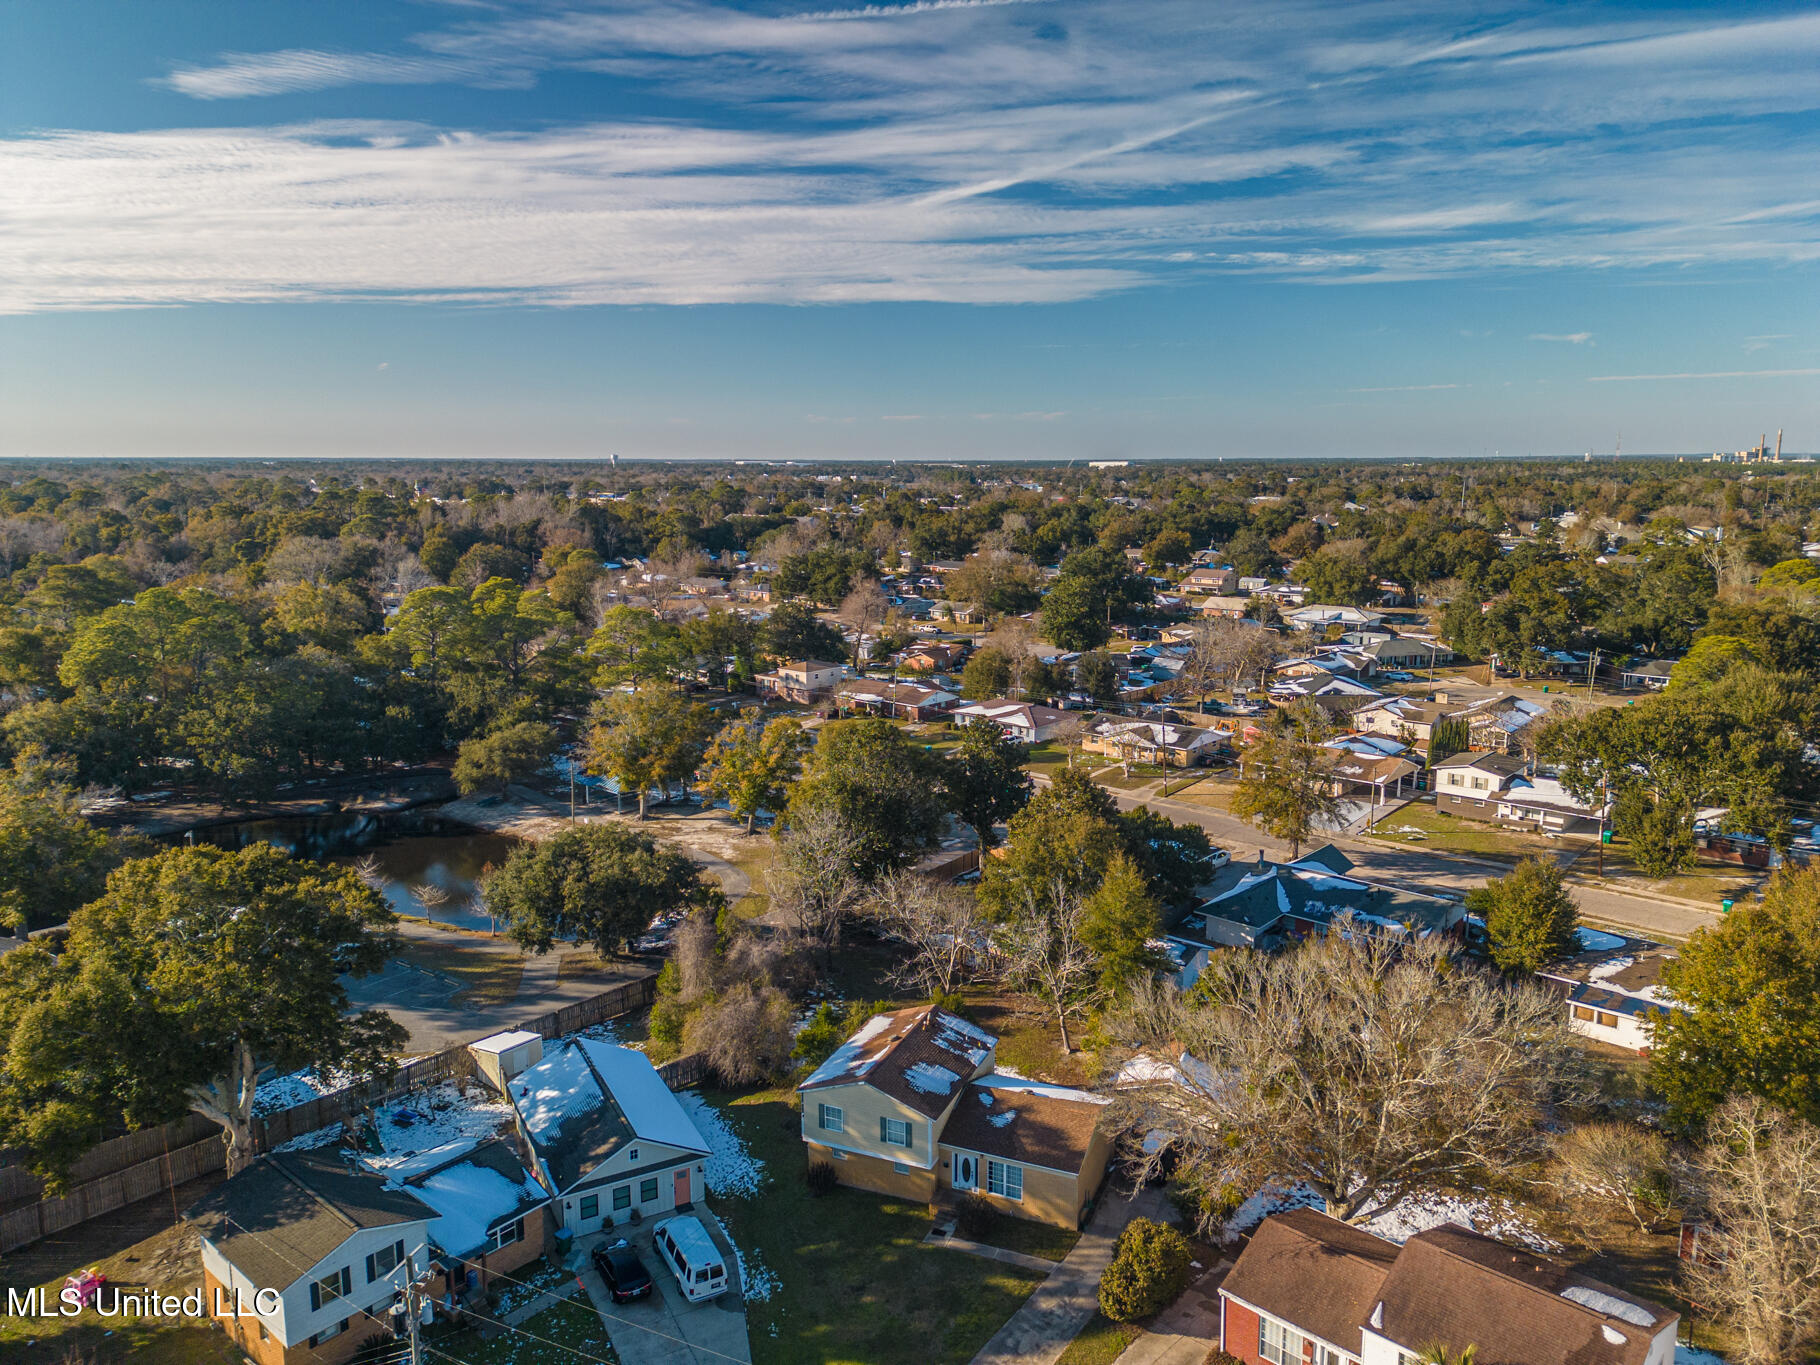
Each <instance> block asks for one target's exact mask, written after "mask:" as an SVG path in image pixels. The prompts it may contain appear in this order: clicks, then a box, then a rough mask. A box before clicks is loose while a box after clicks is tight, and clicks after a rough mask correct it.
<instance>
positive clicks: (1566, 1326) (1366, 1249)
mask: <svg viewBox="0 0 1820 1365" xmlns="http://www.w3.org/2000/svg"><path fill="white" fill-rule="evenodd" d="M1220 1292H1221V1293H1222V1294H1224V1295H1229V1296H1231V1297H1233V1298H1236V1299H1239V1300H1241V1301H1243V1302H1244V1303H1247V1304H1249V1305H1251V1306H1252V1307H1253V1308H1257V1309H1261V1310H1263V1311H1264V1312H1266V1313H1268V1314H1269V1315H1270V1316H1271V1317H1273V1318H1278V1319H1280V1320H1282V1321H1284V1322H1287V1323H1289V1324H1291V1325H1292V1326H1295V1327H1298V1328H1300V1329H1302V1330H1303V1331H1305V1332H1308V1333H1312V1334H1313V1335H1315V1336H1318V1337H1320V1338H1322V1339H1323V1340H1325V1341H1327V1342H1329V1343H1331V1344H1332V1345H1334V1346H1338V1347H1340V1348H1341V1349H1343V1350H1345V1351H1346V1352H1347V1353H1348V1354H1357V1353H1358V1350H1359V1348H1360V1346H1361V1345H1362V1335H1363V1333H1364V1332H1365V1331H1367V1330H1369V1331H1371V1332H1374V1333H1376V1334H1378V1335H1379V1336H1383V1337H1385V1338H1388V1339H1389V1340H1390V1341H1392V1342H1394V1343H1395V1344H1396V1345H1398V1346H1401V1347H1403V1348H1404V1349H1406V1350H1418V1349H1420V1348H1421V1347H1423V1346H1426V1345H1428V1344H1429V1343H1431V1342H1432V1343H1436V1344H1439V1345H1443V1346H1448V1347H1451V1348H1452V1349H1454V1350H1461V1349H1463V1348H1464V1347H1465V1346H1467V1345H1468V1344H1469V1343H1470V1344H1473V1345H1476V1346H1477V1348H1478V1353H1479V1359H1480V1360H1482V1361H1484V1362H1485V1365H1643V1363H1644V1361H1645V1359H1646V1357H1647V1356H1648V1354H1649V1344H1650V1341H1651V1339H1652V1338H1653V1337H1654V1336H1655V1335H1656V1334H1657V1333H1659V1332H1661V1331H1662V1330H1663V1329H1665V1328H1667V1327H1669V1326H1670V1325H1671V1324H1672V1323H1673V1322H1674V1320H1675V1317H1676V1315H1675V1314H1674V1313H1672V1312H1670V1311H1669V1310H1667V1309H1665V1308H1662V1307H1661V1306H1660V1305H1657V1304H1653V1303H1649V1302H1647V1301H1645V1300H1642V1299H1638V1298H1636V1297H1634V1296H1632V1295H1630V1294H1626V1293H1624V1292H1623V1291H1621V1290H1618V1289H1614V1288H1612V1287H1611V1286H1610V1285H1607V1284H1603V1283H1601V1282H1600V1281H1598V1280H1595V1279H1592V1278H1591V1277H1589V1276H1586V1275H1582V1274H1581V1273H1580V1272H1579V1271H1577V1270H1573V1269H1570V1268H1568V1267H1565V1266H1561V1265H1557V1264H1555V1263H1554V1262H1552V1261H1548V1260H1544V1259H1543V1258H1542V1257H1539V1256H1534V1255H1531V1254H1530V1253H1528V1252H1525V1251H1519V1250H1517V1249H1515V1248H1513V1247H1507V1246H1505V1245H1503V1244H1502V1243H1500V1242H1495V1241H1493V1240H1492V1239H1491V1238H1489V1237H1482V1236H1480V1235H1479V1234H1478V1233H1476V1232H1473V1231H1471V1230H1469V1229H1467V1228H1463V1227H1459V1226H1457V1225H1455V1224H1446V1225H1443V1226H1442V1227H1438V1228H1431V1229H1429V1230H1428V1231H1427V1232H1423V1233H1418V1234H1417V1235H1416V1236H1414V1237H1412V1238H1410V1239H1409V1241H1408V1242H1407V1243H1405V1244H1404V1245H1403V1246H1401V1247H1398V1246H1397V1245H1396V1244H1395V1243H1394V1242H1389V1241H1386V1240H1384V1239H1383V1238H1381V1237H1376V1236H1374V1235H1373V1234H1371V1233H1369V1232H1366V1231H1365V1230H1364V1229H1362V1228H1356V1227H1352V1226H1350V1225H1348V1224H1346V1223H1342V1222H1340V1221H1339V1220H1338V1219H1334V1218H1329V1217H1328V1216H1327V1215H1326V1214H1324V1213H1318V1212H1316V1211H1315V1210H1313V1209H1295V1210H1293V1211H1291V1212H1288V1213H1281V1214H1276V1215H1274V1216H1272V1217H1270V1218H1267V1219H1265V1220H1264V1222H1263V1224H1262V1225H1261V1226H1260V1227H1259V1228H1258V1230H1257V1232H1256V1234H1255V1235H1254V1236H1253V1237H1252V1239H1251V1244H1250V1245H1249V1246H1248V1247H1246V1249H1245V1252H1244V1254H1243V1255H1241V1256H1240V1257H1239V1260H1238V1264H1237V1265H1235V1266H1234V1267H1233V1268H1232V1270H1231V1272H1230V1273H1229V1274H1228V1275H1227V1277H1226V1280H1225V1283H1224V1284H1223V1285H1222V1286H1221V1288H1220Z"/></svg>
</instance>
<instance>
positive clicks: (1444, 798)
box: [1430, 752, 1610, 834]
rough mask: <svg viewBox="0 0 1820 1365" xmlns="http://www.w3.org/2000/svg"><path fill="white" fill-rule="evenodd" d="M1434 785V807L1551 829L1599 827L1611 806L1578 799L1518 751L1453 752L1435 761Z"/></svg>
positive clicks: (1491, 820)
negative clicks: (1533, 769) (1532, 767)
mask: <svg viewBox="0 0 1820 1365" xmlns="http://www.w3.org/2000/svg"><path fill="white" fill-rule="evenodd" d="M1430 785H1432V786H1433V788H1434V793H1435V809H1436V810H1439V811H1445V812H1446V813H1447V814H1449V815H1459V816H1463V817H1464V818H1466V819H1468V820H1483V821H1484V822H1486V823H1487V824H1494V825H1511V826H1515V827H1519V828H1524V829H1535V830H1541V831H1543V832H1545V833H1549V834H1572V833H1579V832H1587V831H1592V830H1595V829H1597V828H1599V827H1600V822H1601V820H1602V819H1603V818H1604V817H1605V816H1606V815H1607V814H1609V811H1610V808H1609V807H1601V806H1599V805H1596V804H1588V803H1586V802H1583V801H1580V800H1577V799H1576V798H1575V797H1574V795H1573V793H1572V792H1570V791H1568V790H1567V788H1566V787H1564V786H1562V785H1561V783H1560V781H1559V780H1558V779H1557V778H1554V777H1552V776H1549V775H1548V774H1546V773H1532V772H1531V771H1530V770H1529V764H1528V761H1527V760H1525V759H1523V758H1522V757H1520V756H1519V755H1516V754H1503V753H1496V752H1492V753H1460V754H1450V755H1448V756H1447V757H1446V758H1443V759H1441V760H1440V761H1439V762H1437V763H1436V764H1435V765H1434V769H1433V777H1432V780H1431V783H1430Z"/></svg>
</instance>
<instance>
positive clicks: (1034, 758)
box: [1024, 740, 1070, 773]
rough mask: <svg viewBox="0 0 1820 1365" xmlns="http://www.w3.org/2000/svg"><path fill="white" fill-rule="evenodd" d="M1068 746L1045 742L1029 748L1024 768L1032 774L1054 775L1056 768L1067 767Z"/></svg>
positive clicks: (1049, 741)
mask: <svg viewBox="0 0 1820 1365" xmlns="http://www.w3.org/2000/svg"><path fill="white" fill-rule="evenodd" d="M1069 752H1070V751H1069V749H1068V746H1067V745H1065V744H1056V743H1054V742H1053V741H1051V740H1045V741H1044V742H1043V743H1041V744H1032V745H1031V746H1030V756H1029V757H1028V758H1026V759H1025V760H1024V766H1025V767H1026V768H1029V769H1030V770H1031V771H1032V772H1039V773H1054V772H1055V771H1056V770H1057V769H1058V768H1066V767H1067V766H1068V755H1069Z"/></svg>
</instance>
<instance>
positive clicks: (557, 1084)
mask: <svg viewBox="0 0 1820 1365" xmlns="http://www.w3.org/2000/svg"><path fill="white" fill-rule="evenodd" d="M506 1096H507V1098H508V1099H510V1100H511V1102H512V1109H513V1112H514V1113H515V1115H516V1116H517V1120H518V1130H519V1133H520V1134H521V1136H522V1137H523V1138H524V1141H525V1144H526V1145H527V1146H528V1147H529V1149H530V1152H531V1158H532V1166H533V1172H532V1173H533V1174H534V1175H535V1176H536V1177H537V1179H538V1183H540V1184H541V1185H542V1186H543V1187H544V1189H545V1190H547V1191H548V1192H549V1193H550V1195H551V1196H552V1200H551V1207H552V1209H553V1210H554V1211H555V1215H556V1220H557V1222H558V1223H559V1224H560V1225H561V1226H562V1227H565V1228H568V1229H569V1230H570V1231H571V1232H573V1233H574V1234H575V1235H576V1236H577V1237H581V1236H584V1235H586V1234H587V1233H590V1232H598V1231H600V1230H601V1229H602V1228H604V1227H610V1226H613V1225H615V1224H618V1223H624V1222H627V1221H629V1220H630V1219H631V1217H632V1215H633V1213H634V1212H636V1213H638V1214H639V1215H640V1216H641V1217H643V1218H651V1217H654V1216H659V1215H662V1214H667V1213H672V1212H674V1211H676V1210H678V1209H687V1208H688V1207H689V1206H690V1205H691V1204H693V1203H694V1201H695V1200H696V1199H697V1198H699V1197H701V1196H702V1195H703V1194H704V1193H706V1188H705V1186H704V1184H703V1178H702V1163H703V1162H704V1161H706V1160H707V1158H708V1144H707V1142H706V1141H704V1140H703V1138H702V1135H701V1133H700V1132H699V1131H698V1130H697V1129H696V1127H695V1123H694V1121H693V1120H692V1119H691V1118H690V1117H689V1115H688V1112H687V1111H686V1110H685V1109H684V1108H683V1107H682V1104H681V1103H680V1102H679V1101H678V1100H677V1098H676V1096H675V1095H674V1094H673V1093H672V1092H671V1090H670V1087H669V1086H667V1085H665V1084H664V1079H663V1077H662V1076H659V1075H658V1074H657V1068H655V1067H654V1066H652V1065H651V1062H650V1060H649V1059H648V1058H647V1057H646V1056H645V1054H644V1053H642V1052H636V1051H634V1050H633V1049H631V1048H628V1047H615V1046H613V1045H612V1044H611V1043H605V1042H602V1041H600V1040H599V1039H597V1038H572V1039H570V1040H569V1042H568V1043H566V1044H565V1045H564V1046H563V1047H562V1048H560V1049H559V1050H557V1051H555V1052H552V1053H550V1054H549V1055H548V1056H545V1057H544V1058H543V1059H542V1060H541V1061H539V1062H537V1063H536V1064H535V1065H532V1066H528V1067H526V1068H525V1069H524V1070H523V1071H521V1072H519V1073H518V1074H517V1075H516V1076H513V1077H512V1078H511V1079H510V1080H509V1081H507V1082H506Z"/></svg>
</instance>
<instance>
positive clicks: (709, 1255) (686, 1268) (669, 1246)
mask: <svg viewBox="0 0 1820 1365" xmlns="http://www.w3.org/2000/svg"><path fill="white" fill-rule="evenodd" d="M655 1233H656V1236H655V1237H654V1238H653V1240H654V1241H655V1242H656V1244H657V1254H658V1256H659V1257H660V1258H661V1259H662V1260H663V1263H664V1264H665V1265H667V1266H668V1267H669V1268H670V1273H671V1274H672V1275H674V1276H676V1283H677V1284H678V1285H680V1286H681V1287H682V1292H683V1297H684V1298H686V1299H687V1300H688V1301H689V1302H690V1303H700V1302H701V1301H702V1300H703V1299H711V1298H714V1297H715V1296H716V1295H718V1294H724V1293H726V1292H727V1263H726V1262H725V1261H724V1260H722V1259H721V1254H720V1248H718V1247H716V1246H715V1245H714V1239H713V1238H712V1237H710V1236H708V1230H707V1229H706V1228H704V1227H703V1226H702V1225H701V1219H699V1218H696V1217H694V1216H692V1215H690V1214H686V1213H685V1214H680V1215H678V1216H677V1217H675V1218H666V1219H664V1221H663V1222H661V1223H659V1224H658V1225H657V1227H656V1229H655Z"/></svg>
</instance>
